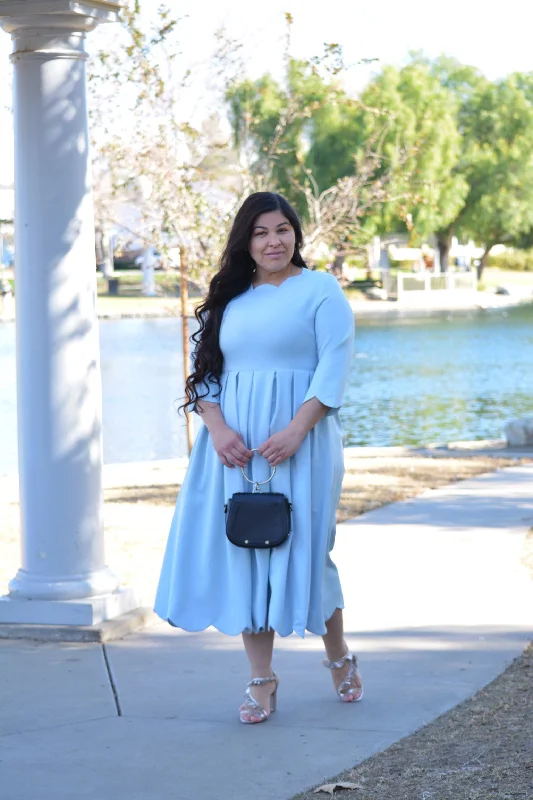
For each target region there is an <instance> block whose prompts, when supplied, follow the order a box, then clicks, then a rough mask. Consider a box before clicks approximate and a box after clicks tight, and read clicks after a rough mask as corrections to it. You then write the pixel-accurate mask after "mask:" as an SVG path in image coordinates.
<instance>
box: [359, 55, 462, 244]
mask: <svg viewBox="0 0 533 800" xmlns="http://www.w3.org/2000/svg"><path fill="white" fill-rule="evenodd" d="M362 101H363V103H364V105H365V107H366V108H367V111H366V125H367V129H368V130H372V129H373V128H375V125H376V122H375V119H376V116H377V117H378V118H381V119H382V120H383V124H384V130H385V133H384V137H383V145H382V147H383V153H384V155H385V156H386V158H387V160H388V161H389V163H391V164H392V165H393V166H394V165H395V163H396V161H397V158H398V153H399V152H404V153H406V154H407V159H406V162H405V164H404V167H403V169H402V170H399V169H397V170H396V178H395V182H394V189H395V195H397V196H398V197H400V198H402V199H401V200H400V202H397V201H395V202H393V203H388V204H387V206H386V207H385V209H384V215H383V220H382V223H381V224H382V228H383V229H384V230H390V229H391V228H394V227H397V226H398V222H397V220H398V221H400V222H401V223H402V224H403V225H404V226H405V227H406V228H407V229H408V230H409V231H411V239H412V241H417V240H418V241H419V240H420V239H424V238H427V237H428V236H430V235H431V234H433V233H434V232H435V231H438V230H439V229H441V228H443V227H445V226H446V225H448V224H449V223H450V222H451V220H453V219H454V218H455V216H456V215H457V213H458V211H459V209H460V208H461V207H462V205H463V201H464V197H465V195H466V191H467V186H466V182H465V180H464V178H463V176H462V175H461V174H460V173H459V172H457V171H456V169H455V167H456V165H457V163H458V160H459V156H460V146H461V137H460V134H459V132H458V130H457V110H458V104H457V102H456V100H455V99H454V97H453V95H452V93H451V92H450V91H449V90H448V89H447V88H446V87H443V86H442V85H441V84H440V82H439V81H438V80H437V78H436V77H434V76H433V75H432V74H431V71H430V68H429V66H428V65H427V64H424V63H422V62H419V61H416V60H413V61H412V63H410V64H408V65H407V66H406V67H404V68H403V69H401V70H397V69H395V68H394V67H386V68H385V69H384V70H383V71H382V73H381V74H380V75H379V76H378V77H377V78H376V79H375V80H374V81H373V82H372V84H370V86H368V87H367V89H366V90H365V92H364V93H363V96H362Z"/></svg>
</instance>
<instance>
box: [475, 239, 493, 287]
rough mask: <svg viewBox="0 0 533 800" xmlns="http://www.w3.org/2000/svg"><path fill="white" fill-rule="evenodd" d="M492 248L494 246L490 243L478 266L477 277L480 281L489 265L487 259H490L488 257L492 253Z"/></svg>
mask: <svg viewBox="0 0 533 800" xmlns="http://www.w3.org/2000/svg"><path fill="white" fill-rule="evenodd" d="M492 248H493V245H492V244H490V245H488V246H487V247H486V248H485V252H484V253H483V255H482V256H481V261H480V262H479V264H478V266H477V279H478V281H480V280H481V276H482V275H483V270H484V269H485V267H486V266H487V259H488V257H489V253H490V251H491V250H492Z"/></svg>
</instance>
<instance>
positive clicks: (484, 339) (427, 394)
mask: <svg viewBox="0 0 533 800" xmlns="http://www.w3.org/2000/svg"><path fill="white" fill-rule="evenodd" d="M191 330H192V329H191ZM100 344H101V364H102V385H103V419H104V460H105V462H106V463H113V462H119V461H146V460H151V459H165V458H174V457H176V456H182V455H186V433H185V426H184V421H183V419H182V418H181V417H178V415H177V414H176V412H175V410H174V406H175V405H176V401H179V400H180V398H181V395H182V380H181V374H182V360H181V355H180V347H181V323H180V321H179V320H177V319H157V320H136V319H133V320H121V321H102V322H100ZM0 376H1V378H0V423H1V424H0V474H4V473H6V472H12V471H14V470H16V466H17V456H16V449H17V448H16V397H15V326H14V325H12V324H4V325H0ZM524 414H533V306H527V307H521V308H515V309H508V310H504V311H502V310H498V311H479V312H471V313H464V312H463V313H454V314H449V313H443V314H440V315H437V316H428V317H424V318H416V319H415V318H409V317H406V318H400V319H394V320H387V321H384V320H382V319H376V320H362V321H358V322H357V333H356V351H355V354H354V360H353V368H352V373H351V377H350V381H349V385H348V388H347V392H346V397H345V404H344V407H343V410H342V420H343V424H344V429H345V432H346V444H347V445H371V446H388V445H402V444H425V443H429V442H447V441H456V440H462V439H499V438H501V437H502V433H503V424H504V423H505V421H506V420H507V419H509V418H511V417H515V416H521V415H524Z"/></svg>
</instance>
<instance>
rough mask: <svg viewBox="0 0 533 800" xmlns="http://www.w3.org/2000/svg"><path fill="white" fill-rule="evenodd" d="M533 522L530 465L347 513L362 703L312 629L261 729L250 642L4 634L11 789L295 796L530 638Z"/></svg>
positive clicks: (453, 694) (475, 682) (105, 797)
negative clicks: (252, 693) (325, 660)
mask: <svg viewBox="0 0 533 800" xmlns="http://www.w3.org/2000/svg"><path fill="white" fill-rule="evenodd" d="M532 526H533V467H531V466H528V467H516V468H512V469H508V470H505V471H501V472H497V473H494V474H491V475H487V476H483V477H480V478H476V479H474V480H470V481H466V482H464V483H460V484H455V485H453V486H449V487H447V488H444V489H439V490H436V491H432V492H427V493H426V494H425V495H423V496H421V497H419V498H417V499H415V500H410V501H406V502H403V503H398V504H395V505H391V506H388V507H385V508H382V509H379V510H377V511H374V512H371V513H369V514H366V515H364V516H363V517H359V518H358V519H357V520H355V521H354V522H353V523H345V524H343V525H340V526H339V527H338V533H337V547H336V551H335V553H336V561H337V564H338V565H339V567H340V570H341V576H342V580H343V586H344V589H345V595H346V606H347V612H346V621H347V630H348V631H349V635H348V639H349V642H350V645H351V647H352V648H353V649H354V650H356V651H357V652H358V653H359V654H360V656H361V665H362V671H363V674H364V677H365V683H366V697H365V700H364V701H363V703H361V704H359V705H354V706H348V705H343V704H341V703H340V702H337V701H336V699H335V697H334V695H333V693H332V689H331V687H330V684H329V680H330V678H329V674H328V673H327V672H326V671H325V670H324V669H322V668H321V666H320V659H321V657H322V654H321V641H320V640H319V639H317V637H313V636H310V637H307V638H306V639H305V640H304V641H301V640H299V639H297V638H295V637H294V638H293V637H290V638H288V639H285V640H281V641H280V642H279V647H278V650H277V656H276V661H275V666H276V669H277V670H278V671H279V674H280V675H281V680H282V682H281V686H280V690H279V693H280V697H279V704H278V713H277V714H276V715H275V716H274V717H273V718H272V719H271V720H270V721H269V722H268V723H267V724H266V725H259V726H254V727H251V726H244V725H240V724H239V722H238V721H237V719H236V708H237V706H238V703H239V701H240V696H241V694H242V689H243V682H244V676H245V674H246V664H245V659H244V656H243V653H242V650H241V645H240V642H239V639H238V638H228V637H224V636H221V635H219V634H218V633H216V632H211V631H209V632H205V633H202V634H194V635H191V634H186V633H183V632H178V631H175V630H172V629H170V628H168V626H164V625H162V624H161V625H158V626H155V627H154V628H153V629H151V630H149V631H146V632H144V633H142V634H138V635H134V636H130V637H129V638H127V639H125V640H123V641H119V642H115V643H112V644H109V645H106V646H105V647H102V646H99V645H75V644H36V643H31V642H16V641H0V675H1V676H2V678H1V680H0V787H1V789H0V796H1V798H2V800H52V798H53V800H85V798H87V800H88V799H89V798H91V800H94V798H98V800H122V799H123V798H124V800H126V798H127V800H168V799H169V798H173V800H185V798H195V800H196V799H197V800H249V798H250V797H254V798H255V800H286V799H287V798H290V797H292V796H293V795H294V794H295V793H296V792H298V791H301V790H303V789H304V788H306V787H309V786H311V785H313V784H315V783H317V782H319V781H321V780H322V779H323V778H324V777H325V776H332V775H333V774H335V773H337V772H339V771H340V770H342V769H344V768H346V767H349V766H352V765H354V764H355V763H357V762H359V761H361V760H363V759H365V758H367V757H368V756H370V755H371V754H373V753H375V752H376V751H379V750H382V749H384V748H386V747H387V746H388V745H390V744H391V743H392V742H394V741H396V740H398V739H399V738H401V737H403V736H405V735H407V734H409V733H410V732H412V731H413V730H415V729H417V728H419V727H420V726H422V725H424V724H426V723H428V722H429V721H431V720H432V719H434V718H435V717H436V716H438V715H439V714H441V713H443V712H444V711H446V710H447V709H449V708H451V707H452V706H454V705H455V704H456V703H458V702H460V701H461V700H463V699H465V698H466V697H468V696H469V695H471V694H472V693H473V692H475V691H476V690H477V689H479V688H480V687H482V686H483V685H485V684H486V683H488V682H489V681H491V680H492V679H493V678H494V677H496V676H497V675H498V674H499V673H500V672H501V671H502V670H503V669H504V668H505V667H506V665H507V664H508V663H509V662H510V661H511V660H512V659H513V658H514V657H515V656H517V655H518V654H519V653H520V652H521V650H522V649H523V647H524V645H525V643H526V641H527V640H528V639H529V638H531V637H532V635H533V581H531V579H530V577H529V573H528V572H527V571H526V569H525V567H524V566H523V564H522V563H521V559H522V557H523V555H524V548H525V537H526V533H527V531H528V529H529V528H531V527H532ZM110 676H111V680H110Z"/></svg>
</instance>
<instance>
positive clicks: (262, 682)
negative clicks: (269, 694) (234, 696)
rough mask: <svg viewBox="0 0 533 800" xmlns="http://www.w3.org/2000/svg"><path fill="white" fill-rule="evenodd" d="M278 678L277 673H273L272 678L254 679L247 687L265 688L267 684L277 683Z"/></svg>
mask: <svg viewBox="0 0 533 800" xmlns="http://www.w3.org/2000/svg"><path fill="white" fill-rule="evenodd" d="M277 682H278V676H277V675H276V673H275V672H273V673H272V675H271V676H270V678H252V680H251V681H248V683H247V684H246V685H247V686H264V685H265V684H266V683H277Z"/></svg>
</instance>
